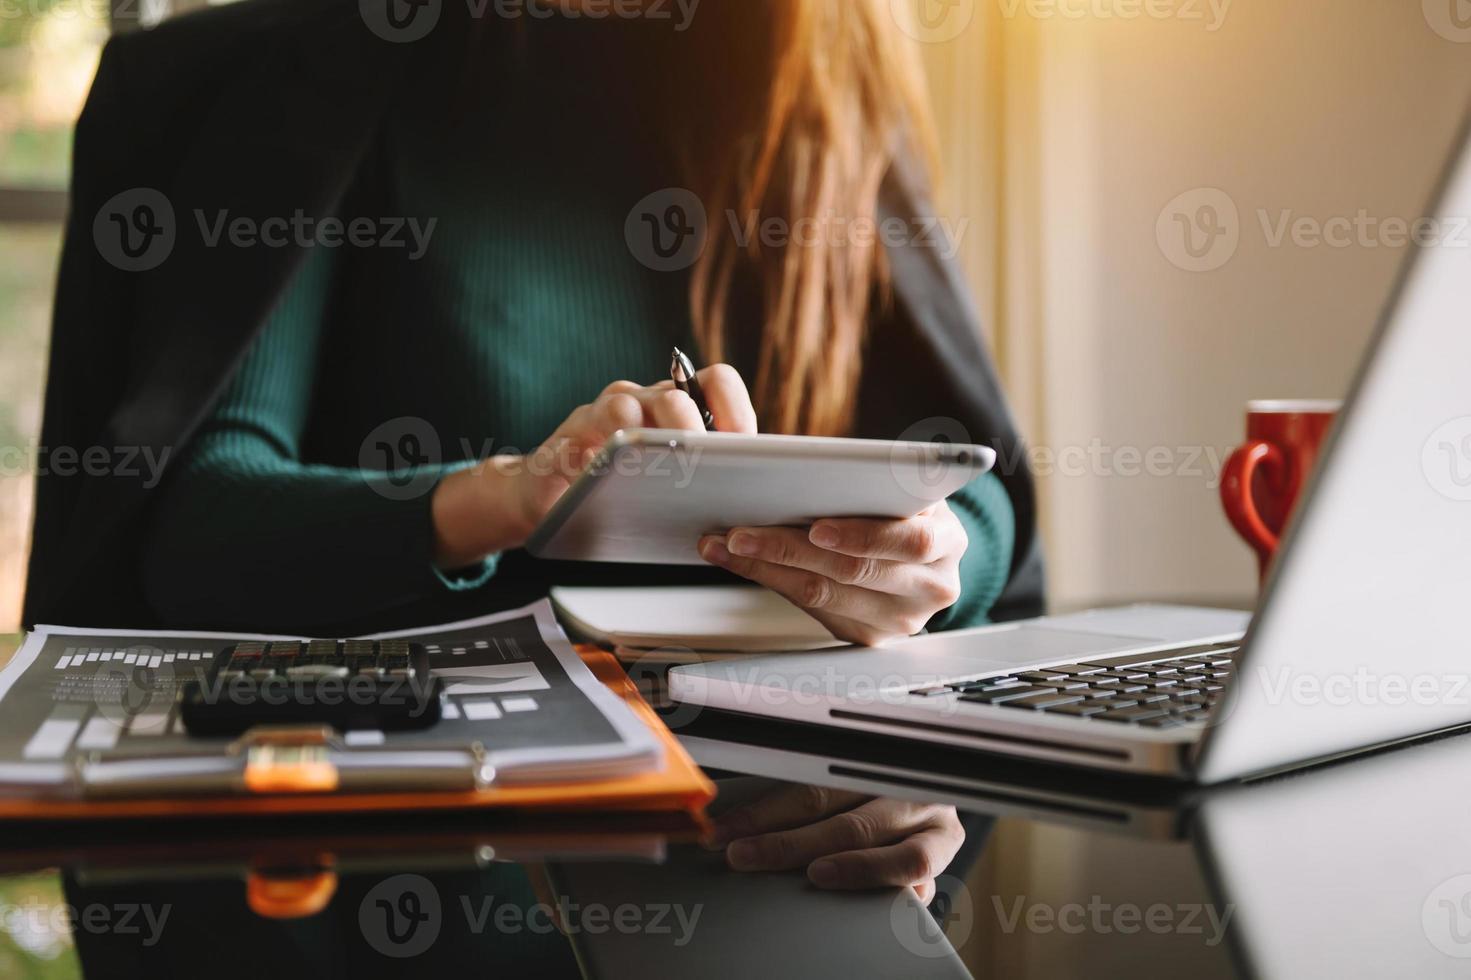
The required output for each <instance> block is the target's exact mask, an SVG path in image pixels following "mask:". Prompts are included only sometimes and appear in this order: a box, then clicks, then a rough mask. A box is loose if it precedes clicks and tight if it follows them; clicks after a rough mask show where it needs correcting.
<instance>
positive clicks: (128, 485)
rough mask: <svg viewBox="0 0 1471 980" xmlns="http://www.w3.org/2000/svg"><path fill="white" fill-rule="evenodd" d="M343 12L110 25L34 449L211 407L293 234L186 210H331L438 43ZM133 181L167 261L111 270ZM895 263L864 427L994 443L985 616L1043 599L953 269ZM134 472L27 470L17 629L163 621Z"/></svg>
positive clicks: (921, 205) (282, 269) (271, 291)
mask: <svg viewBox="0 0 1471 980" xmlns="http://www.w3.org/2000/svg"><path fill="white" fill-rule="evenodd" d="M358 8H359V5H358V4H356V3H347V2H343V0H250V2H246V3H241V4H237V5H232V6H227V7H221V8H216V9H213V10H209V11H204V12H201V13H198V14H191V15H186V16H183V17H179V18H177V19H175V20H171V21H169V22H166V23H164V24H163V25H161V26H159V27H157V28H155V29H154V30H152V31H149V32H146V33H136V34H130V35H124V36H119V37H116V38H114V39H113V40H112V41H111V42H109V44H108V45H107V47H106V49H105V50H104V52H103V56H102V62H101V66H100V67H99V69H98V73H97V79H96V81H95V83H94V84H93V87H92V92H91V95H90V96H89V98H88V100H87V104H86V107H85V108H84V110H83V112H82V115H81V118H80V119H79V120H78V123H77V130H76V145H75V153H74V160H75V163H74V172H73V177H72V190H71V211H70V217H69V219H68V224H67V230H66V242H65V247H64V250H63V253H62V260H61V273H60V279H59V283H58V288H57V297H56V307H55V322H54V326H53V331H52V342H51V363H50V374H49V379H48V384H47V390H46V401H45V418H44V423H43V426H42V435H41V438H42V445H44V446H46V447H47V448H48V450H49V451H53V452H54V451H55V450H56V449H57V448H58V447H72V448H75V449H77V450H79V451H80V450H85V449H86V448H87V447H91V446H102V447H105V448H107V449H109V450H110V451H114V452H115V453H116V455H115V456H114V459H123V458H124V457H125V455H126V454H128V453H134V452H138V451H140V450H142V449H145V448H146V449H147V450H148V451H149V452H151V453H153V454H154V458H158V457H159V456H161V455H164V458H166V459H168V460H174V459H178V458H179V456H180V455H181V453H182V451H183V450H184V448H185V447H186V446H187V445H188V442H189V439H190V437H191V436H192V434H193V433H194V432H195V431H196V429H197V428H198V426H199V425H200V423H201V422H202V421H203V420H205V419H206V418H207V417H208V415H209V413H210V411H211V409H212V407H213V405H214V403H215V401H216V399H217V398H218V397H219V396H220V394H221V393H222V392H223V390H224V388H225V386H226V385H227V384H228V382H229V381H230V378H231V376H232V374H233V372H234V370H235V368H236V366H237V365H238V364H239V362H240V360H241V358H242V356H243V355H244V353H245V351H246V350H247V349H248V348H249V346H250V344H251V342H252V340H253V339H254V337H255V335H256V332H257V331H258V330H259V328H260V327H261V326H262V324H263V323H264V321H265V318H266V316H267V314H268V313H269V311H270V309H271V307H272V305H273V304H274V302H275V301H276V299H277V297H278V296H279V295H280V293H281V291H282V289H283V288H284V287H285V285H286V283H287V282H288V280H289V279H290V277H291V275H292V273H293V272H294V271H295V269H296V268H297V266H298V264H299V263H300V261H301V260H302V258H303V255H304V250H303V249H301V248H297V247H287V248H251V249H233V248H231V249H227V248H209V247H206V246H205V243H204V242H203V241H202V240H201V237H200V236H199V235H198V234H197V232H196V231H195V230H194V228H193V224H192V217H191V216H192V215H193V213H194V211H195V209H203V210H204V211H206V212H207V213H214V212H216V211H218V210H220V209H223V208H228V209H229V211H230V212H231V214H232V215H239V216H246V217H253V218H255V219H257V220H261V219H264V218H266V217H270V216H273V215H282V214H285V215H291V214H293V213H294V212H295V210H296V209H297V208H300V209H301V210H302V211H303V212H304V213H305V214H307V215H309V216H313V217H317V218H320V217H324V216H327V215H330V214H331V213H333V211H334V209H336V208H337V206H338V205H339V203H340V202H341V201H342V199H343V196H344V194H345V193H346V192H347V190H348V188H349V187H350V185H351V183H352V181H353V178H354V176H355V174H356V173H357V170H358V167H359V165H360V163H361V161H362V160H363V158H364V156H365V153H366V151H367V149H368V148H369V145H370V144H371V142H372V140H373V138H374V136H375V135H376V130H377V126H378V120H379V118H380V115H381V113H382V111H383V109H384V107H385V106H386V105H387V104H388V103H389V101H390V99H391V98H392V96H393V93H394V91H395V86H396V85H397V84H398V83H399V81H400V80H401V79H402V78H404V77H405V73H406V72H411V71H414V70H415V63H416V59H419V58H424V57H429V56H431V55H429V54H428V53H427V52H428V51H429V50H430V49H429V48H428V47H427V46H426V43H425V42H420V43H417V44H414V43H410V44H396V43H389V42H386V41H383V40H381V39H379V38H378V37H377V36H375V35H374V34H373V33H372V32H370V31H369V30H368V29H367V27H366V26H365V25H364V23H363V21H362V19H361V18H360V16H359V12H358ZM904 169H905V168H903V167H899V168H896V170H895V172H894V173H891V174H890V175H889V178H888V179H887V180H886V182H885V184H884V187H883V192H882V199H881V211H882V212H883V213H884V214H886V215H899V216H915V215H923V214H932V213H934V212H933V211H932V210H928V202H927V201H926V199H925V196H924V190H923V183H922V181H919V180H914V179H910V177H909V175H907V174H906V173H904V172H902V171H903V170H904ZM138 187H148V188H154V189H157V190H159V191H161V192H163V194H164V195H165V196H166V197H167V198H168V200H169V202H170V203H171V204H172V206H173V209H174V213H175V215H176V218H177V220H176V224H177V227H178V229H179V233H178V236H177V240H176V243H175V245H174V247H173V251H172V253H171V254H170V255H169V258H168V259H167V261H165V262H163V263H162V264H161V265H159V266H158V267H157V268H154V269H152V270H149V271H145V272H125V271H122V270H120V269H118V268H116V267H115V266H114V265H112V264H110V263H109V262H107V261H105V260H104V259H103V257H102V255H101V254H100V253H99V251H98V248H97V245H96V243H95V241H94V238H93V221H94V218H95V217H96V215H97V214H98V212H99V209H100V208H101V207H102V206H103V205H104V204H105V203H106V202H107V201H108V200H109V199H110V198H112V197H113V196H114V195H116V194H118V193H120V192H122V191H126V190H130V189H133V188H138ZM890 260H891V265H892V270H893V283H894V301H893V304H892V308H891V309H890V310H889V311H888V312H887V313H886V314H885V315H884V320H885V321H886V322H884V323H881V324H876V325H875V328H874V330H873V332H872V340H871V342H870V354H869V360H868V363H869V364H870V365H873V366H874V368H873V370H871V371H869V372H866V376H865V378H864V381H863V384H862V392H861V394H862V399H863V401H862V405H863V408H862V410H861V415H860V418H859V420H858V426H857V430H858V433H859V434H861V435H864V436H870V437H875V438H882V437H886V436H888V437H892V436H896V435H898V434H899V431H901V430H902V429H903V428H904V426H905V425H907V424H909V423H911V422H914V421H915V420H917V419H921V418H925V417H929V416H945V417H949V418H953V419H955V420H956V421H958V422H959V423H960V425H961V426H962V427H963V428H964V430H965V431H967V432H969V433H971V434H972V435H973V436H974V437H975V440H976V441H978V442H988V443H990V444H992V445H994V446H995V447H996V448H997V450H998V452H999V453H1000V454H1001V458H1002V465H1001V477H1002V479H1003V481H1004V482H1005V484H1006V487H1007V490H1008V491H1009V493H1010V496H1011V500H1012V503H1013V506H1014V508H1015V513H1016V522H1017V538H1016V551H1015V557H1014V564H1013V569H1012V577H1011V581H1010V583H1009V585H1008V586H1007V589H1006V592H1005V593H1004V594H1003V596H1002V598H1001V601H1000V602H999V603H998V604H997V607H996V608H995V610H994V613H993V615H994V616H996V617H997V618H1017V617H1021V616H1028V615H1036V614H1038V613H1039V612H1040V611H1041V609H1042V584H1043V579H1042V568H1041V560H1040V553H1039V549H1038V543H1037V539H1036V531H1035V528H1036V508H1035V503H1034V496H1033V486H1032V480H1031V476H1030V474H1029V472H1028V471H1027V469H1026V465H1025V462H1024V460H1025V453H1024V452H1023V451H1022V447H1021V443H1020V439H1019V436H1018V435H1017V432H1016V429H1015V426H1014V424H1013V422H1012V420H1011V417H1010V414H1009V412H1008V410H1007V407H1006V403H1005V400H1004V398H1003V397H1002V394H1001V390H1000V386H999V384H998V382H997V379H996V374H995V371H994V369H993V367H992V365H991V363H990V361H989V358H988V357H987V354H986V351H985V348H984V346H983V344H982V342H981V334H980V329H979V326H978V322H977V319H976V316H975V313H974V311H973V309H972V307H971V306H970V304H969V302H968V300H967V296H966V291H965V289H964V287H963V285H962V283H961V280H960V276H959V274H958V271H957V269H956V267H955V265H954V264H953V263H950V262H947V261H945V260H943V258H942V257H941V256H940V254H939V253H938V251H937V250H935V249H927V248H915V247H910V248H903V249H895V250H892V252H891V254H890ZM896 376H898V377H904V378H909V379H922V380H921V382H920V383H915V384H908V385H905V386H904V388H905V392H904V395H903V400H902V412H901V408H900V402H899V400H898V395H897V394H896V393H895V389H896V386H895V385H893V384H892V383H891V379H893V378H894V377H896ZM165 454H166V455H165ZM130 469H131V472H130V471H128V470H122V468H121V467H120V470H122V471H120V472H117V473H113V474H110V475H107V476H96V475H67V476H59V475H42V476H40V477H39V478H38V479H37V485H36V518H35V528H34V534H33V538H32V552H31V561H30V573H29V581H28V588H27V595H26V602H25V610H24V620H25V623H26V624H27V625H33V624H35V623H37V622H58V623H67V624H71V625H79V626H80V625H90V626H116V627H125V626H136V627H142V626H159V625H164V624H159V623H157V622H155V619H156V617H155V616H154V615H153V614H152V613H151V612H150V610H149V608H148V605H147V603H146V602H145V601H144V599H143V593H142V588H141V585H140V583H139V578H140V576H139V573H138V571H137V569H138V559H139V554H140V551H141V544H140V538H141V535H142V533H143V528H144V526H145V523H146V522H145V516H146V513H147V508H148V506H149V504H150V501H151V498H152V496H153V494H154V491H155V490H156V487H155V486H152V485H150V482H151V481H150V480H149V479H148V476H149V473H148V472H147V470H146V469H144V468H142V467H136V466H135V467H132V468H130ZM200 573H201V574H208V570H207V569H201V570H200Z"/></svg>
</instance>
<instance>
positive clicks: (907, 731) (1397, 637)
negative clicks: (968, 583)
mask: <svg viewBox="0 0 1471 980" xmlns="http://www.w3.org/2000/svg"><path fill="white" fill-rule="evenodd" d="M1435 200H1436V202H1437V204H1436V206H1435V207H1433V208H1432V209H1430V210H1428V211H1427V212H1426V213H1427V214H1428V215H1431V216H1434V217H1435V219H1436V221H1437V224H1436V225H1434V226H1433V227H1435V228H1437V229H1439V232H1440V233H1439V235H1438V236H1432V237H1433V241H1430V240H1428V239H1427V240H1426V241H1422V244H1421V246H1420V247H1418V248H1416V249H1415V250H1414V251H1413V253H1412V254H1411V255H1410V256H1408V257H1407V259H1406V262H1405V266H1404V269H1403V270H1402V272H1401V275H1400V279H1399V282H1398V283H1397V285H1396V288H1395V290H1394V293H1393V295H1392V296H1391V299H1390V302H1389V303H1388V304H1387V306H1386V310H1385V313H1384V314H1383V317H1382V320H1381V323H1380V325H1379V328H1378V330H1377V331H1376V336H1375V339H1374V342H1373V343H1372V344H1371V345H1370V352H1369V354H1368V355H1367V356H1366V358H1365V360H1364V363H1363V365H1362V367H1361V368H1360V371H1359V376H1358V378H1357V379H1356V380H1355V383H1354V385H1353V391H1352V393H1351V396H1350V398H1349V400H1348V402H1347V404H1346V405H1345V408H1344V411H1343V413H1342V414H1341V415H1340V417H1339V420H1338V422H1337V424H1336V426H1335V429H1334V432H1333V434H1332V435H1331V436H1330V438H1329V442H1328V445H1327V446H1326V447H1325V450H1324V453H1323V456H1322V457H1321V461H1320V463H1319V467H1318V472H1317V474H1316V476H1315V477H1314V479H1313V481H1312V483H1311V485H1310V487H1309V488H1308V490H1307V492H1306V493H1305V495H1304V497H1303V499H1302V501H1301V503H1300V504H1299V512H1298V514H1297V516H1296V518H1295V519H1294V521H1293V525H1292V527H1291V528H1290V529H1289V533H1288V536H1287V538H1286V540H1285V541H1284V543H1283V547H1282V550H1281V551H1280V553H1279V555H1278V559H1277V562H1276V565H1275V568H1274V570H1273V572H1272V574H1271V577H1270V580H1269V581H1268V583H1267V585H1266V588H1265V589H1264V591H1263V595H1262V599H1261V601H1260V603H1259V604H1258V607H1257V609H1256V612H1255V614H1254V615H1251V616H1248V615H1247V614H1245V613H1238V612H1232V611H1222V610H1211V609H1196V608H1188V607H1178V606H1164V605H1143V606H1133V607H1129V608H1123V609H1110V610H1097V611H1092V612H1085V613H1080V614H1076V615H1066V616H1053V617H1042V618H1039V619H1034V620H1029V621H1022V622H1018V623H1008V624H1004V625H999V626H993V627H983V628H979V629H972V630H961V631H955V632H950V633H942V634H935V635H930V636H919V637H912V638H909V639H907V640H903V641H901V642H898V643H896V644H893V645H892V646H889V647H886V648H884V649H865V650H846V651H825V652H816V653H813V652H807V653H782V654H772V655H766V656H760V657H753V658H749V659H745V660H740V661H729V662H718V663H703V664H693V665H688V666H681V667H677V668H675V669H673V670H671V671H670V674H669V694H670V697H671V698H672V699H673V700H675V701H677V702H681V703H683V704H685V705H687V706H696V707H702V708H713V709H719V710H723V711H732V712H740V713H744V714H750V715H758V716H766V717H774V718H781V719H783V720H787V721H801V722H810V723H814V724H818V725H824V726H836V727H839V728H846V729H856V730H862V731H867V732H875V733H883V734H887V735H892V736H900V737H904V738H908V739H914V740H918V741H923V742H936V743H944V744H948V745H957V746H965V747H969V748H973V749H979V750H984V751H987V752H992V753H1002V754H1007V755H1015V756H1022V757H1026V758H1030V759H1036V760H1040V761H1046V762H1050V763H1059V764H1063V765H1070V766H1079V767H1087V768H1091V769H1105V770H1114V771H1121V772H1131V773H1139V774H1148V775H1157V776H1166V777H1173V778H1178V779H1187V780H1191V781H1194V782H1197V783H1202V784H1208V783H1216V782H1222V781H1226V780H1233V779H1242V778H1247V777H1254V776H1260V775H1263V774H1266V773H1271V772H1274V771H1279V770H1283V769H1289V768H1293V767H1297V766H1301V765H1305V764H1309V763H1312V762H1317V761H1321V760H1324V759H1327V758H1332V757H1336V756H1340V755H1346V754H1350V753H1354V752H1360V751H1364V750H1367V749H1370V748H1374V747H1378V746H1382V745H1386V744H1389V743H1394V742H1397V741H1402V740H1406V739H1411V738H1416V737H1419V736H1423V735H1426V734H1429V733H1434V732H1439V731H1444V730H1449V729H1455V728H1459V727H1463V726H1467V725H1471V639H1468V638H1471V248H1467V247H1466V237H1467V236H1466V233H1465V229H1466V227H1467V221H1468V219H1471V116H1468V120H1467V125H1466V127H1464V128H1463V131H1462V137H1461V140H1460V142H1459V148H1458V150H1457V151H1456V154H1455V157H1454V158H1453V160H1452V161H1451V163H1450V164H1449V166H1448V167H1447V171H1446V174H1445V175H1444V177H1443V179H1442V182H1441V185H1440V187H1439V189H1438V190H1437V194H1436V198H1435ZM1423 237H1424V236H1422V238H1423ZM1108 701H1112V702H1113V703H1114V705H1116V707H1110V708H1106V709H1103V710H1095V709H1098V708H1099V704H1100V703H1101V702H1108ZM686 710H693V709H692V708H691V709H686Z"/></svg>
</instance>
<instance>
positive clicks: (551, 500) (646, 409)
mask: <svg viewBox="0 0 1471 980" xmlns="http://www.w3.org/2000/svg"><path fill="white" fill-rule="evenodd" d="M699 379H700V387H701V388H702V389H703V390H704V392H705V399H706V401H707V402H708V403H709V407H710V413H711V414H712V415H714V416H715V426H716V428H718V429H720V430H721V431H722V432H747V433H751V432H755V431H756V411H755V409H754V408H752V407H751V396H750V394H749V393H747V391H746V384H745V382H744V381H742V380H741V376H740V374H739V373H738V372H737V371H736V370H735V369H734V368H732V367H730V366H729V365H725V364H713V365H711V366H710V367H707V368H705V369H704V370H702V371H700V372H699ZM633 428H653V429H681V430H697V431H704V428H705V426H704V423H703V421H702V420H701V418H700V413H699V410H698V409H696V408H695V403H694V401H693V400H692V399H691V398H690V396H689V395H687V394H685V393H684V392H682V391H680V390H679V389H677V388H675V387H674V382H672V381H665V382H663V383H661V384H658V385H654V386H652V387H644V386H643V385H637V384H634V383H633V382H631V381H615V382H613V383H612V384H610V385H608V387H607V388H604V389H603V392H602V394H601V395H599V396H598V399H597V400H596V401H594V402H592V403H591V404H588V405H583V406H582V407H580V408H578V409H577V410H575V411H574V412H572V414H571V415H569V416H567V420H566V421H565V422H563V423H562V424H561V425H560V426H559V427H558V428H557V431H556V432H554V433H552V435H551V437H550V438H549V439H547V441H546V442H545V443H543V444H542V445H541V447H540V448H538V449H537V450H536V451H535V452H532V453H530V454H529V455H525V456H496V457H493V458H491V459H488V460H486V461H484V462H483V463H481V464H480V465H478V466H475V467H472V468H470V469H466V470H460V471H458V472H456V473H452V474H450V475H449V476H447V477H445V478H444V479H443V480H441V481H440V483H439V486H438V488H437V489H436V490H435V492H434V500H433V514H434V530H435V546H436V547H435V561H436V562H437V563H438V564H439V566H440V567H441V568H462V567H464V566H466V565H470V564H473V563H474V562H477V561H480V560H481V559H482V558H484V557H485V556H486V555H491V554H495V553H496V552H500V551H507V550H509V549H511V548H519V547H520V546H521V545H523V544H524V543H525V542H526V539H527V538H528V537H530V536H531V532H532V531H533V530H535V529H536V526H537V525H538V524H539V523H541V519H542V517H543V516H545V515H546V512H547V511H549V510H551V508H552V505H553V504H555V503H556V502H557V500H558V499H560V498H561V496H562V494H564V493H566V492H567V488H568V487H569V486H571V485H572V481H574V480H576V479H577V478H578V477H579V476H581V475H582V471H583V470H585V469H587V467H588V465H589V464H590V463H592V461H593V460H594V459H595V458H596V457H597V454H598V451H599V450H601V449H602V448H603V444H604V443H606V442H607V441H608V439H609V438H611V437H612V435H613V434H614V433H615V432H617V431H618V430H620V429H633Z"/></svg>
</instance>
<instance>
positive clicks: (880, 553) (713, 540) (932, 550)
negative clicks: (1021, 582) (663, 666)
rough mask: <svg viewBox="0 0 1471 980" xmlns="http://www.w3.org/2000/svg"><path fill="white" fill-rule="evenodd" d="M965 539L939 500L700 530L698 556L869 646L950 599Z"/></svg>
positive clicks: (915, 626)
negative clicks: (907, 514) (920, 507)
mask: <svg viewBox="0 0 1471 980" xmlns="http://www.w3.org/2000/svg"><path fill="white" fill-rule="evenodd" d="M968 543H969V542H968V541H967V539H966V535H965V528H964V527H962V526H961V524H960V520H959V519H958V518H957V517H956V516H955V514H954V513H953V512H952V511H951V510H950V506H949V505H948V504H946V503H945V502H944V501H941V502H940V503H937V504H934V505H932V506H931V507H929V508H928V509H927V510H924V511H922V512H921V513H919V514H918V515H916V516H914V517H911V518H908V519H907V520H902V521H893V520H868V519H861V518H845V519H824V520H821V521H818V522H817V523H816V524H813V525H812V527H811V528H809V529H807V530H805V531H803V530H799V529H797V528H789V527H739V528H734V529H732V530H731V531H730V532H729V533H727V534H726V535H725V536H724V537H719V536H716V535H710V536H707V537H704V538H702V539H701V540H700V556H701V557H703V558H704V559H705V560H706V561H708V562H710V563H711V564H712V565H718V566H720V567H721V568H724V569H727V570H729V571H731V572H734V573H735V574H737V575H739V576H741V577H742V578H747V579H750V580H751V581H752V582H756V583H759V584H761V585H764V586H766V587H767V588H769V589H771V590H772V591H773V592H777V593H780V594H781V595H783V596H785V597H786V598H787V599H788V600H789V601H790V602H792V603H793V604H794V605H796V606H797V607H798V608H800V609H802V610H804V611H806V612H807V613H808V614H810V615H811V616H812V617H813V618H814V619H816V620H817V621H818V622H820V623H822V625H824V626H826V627H827V628H828V630H829V631H830V632H831V633H832V634H833V635H834V636H836V637H837V638H838V639H840V640H846V641H848V642H849V643H859V644H862V645H864V646H877V645H879V644H881V643H883V642H885V641H887V640H892V639H896V638H898V637H901V636H913V635H914V634H915V633H918V632H919V631H920V630H922V629H924V626H925V623H927V622H929V620H930V617H931V616H933V615H935V613H937V612H939V611H941V610H942V609H948V608H949V607H950V606H952V605H954V604H955V602H956V600H958V599H959V598H960V558H961V556H962V555H964V554H965V548H966V545H967V544H968Z"/></svg>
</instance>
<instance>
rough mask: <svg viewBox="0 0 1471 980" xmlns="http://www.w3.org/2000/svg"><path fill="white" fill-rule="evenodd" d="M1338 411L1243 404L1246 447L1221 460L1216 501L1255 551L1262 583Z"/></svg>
mask: <svg viewBox="0 0 1471 980" xmlns="http://www.w3.org/2000/svg"><path fill="white" fill-rule="evenodd" d="M1340 407H1341V403H1339V402H1336V401H1255V402H1248V403H1247V406H1246V444H1245V445H1243V446H1242V447H1241V448H1240V449H1237V450H1236V451H1235V452H1233V453H1232V454H1231V456H1230V458H1229V459H1227V460H1226V468H1225V470H1224V471H1223V472H1222V474H1221V503H1222V504H1223V505H1225V508H1226V517H1227V518H1229V519H1230V521H1231V525H1232V526H1233V527H1234V528H1236V532H1237V533H1238V534H1240V535H1241V536H1242V537H1243V538H1245V539H1246V543H1247V544H1249V545H1251V547H1252V549H1253V550H1255V551H1256V554H1257V564H1258V567H1259V569H1260V571H1261V577H1262V578H1263V579H1265V578H1266V577H1267V570H1268V569H1269V568H1270V567H1271V565H1272V558H1273V557H1274V556H1275V555H1276V553H1277V545H1278V543H1279V542H1280V541H1281V539H1282V531H1283V529H1284V528H1285V527H1286V526H1287V519H1288V518H1289V517H1290V516H1291V515H1292V508H1293V506H1294V505H1295V504H1296V503H1297V498H1298V496H1299V495H1300V494H1301V493H1302V488H1303V487H1304V486H1305V485H1306V484H1307V481H1308V477H1309V476H1311V475H1312V472H1313V467H1314V466H1316V465H1317V462H1318V452H1319V451H1320V450H1321V449H1322V448H1323V441H1324V439H1326V438H1327V435H1328V430H1329V429H1330V428H1332V426H1333V419H1334V418H1335V417H1336V416H1337V414H1338V410H1339V408H1340Z"/></svg>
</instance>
